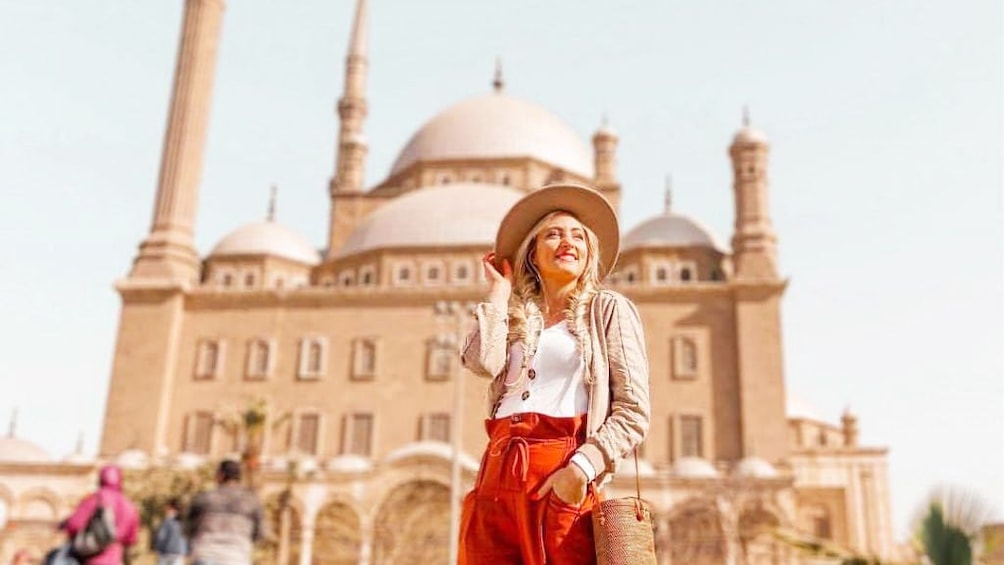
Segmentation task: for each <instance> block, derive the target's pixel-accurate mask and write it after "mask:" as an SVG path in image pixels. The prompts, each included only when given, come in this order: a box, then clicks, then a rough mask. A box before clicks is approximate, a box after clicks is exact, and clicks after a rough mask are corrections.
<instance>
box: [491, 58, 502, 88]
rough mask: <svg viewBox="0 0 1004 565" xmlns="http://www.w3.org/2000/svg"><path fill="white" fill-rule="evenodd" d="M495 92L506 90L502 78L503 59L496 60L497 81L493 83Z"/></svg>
mask: <svg viewBox="0 0 1004 565" xmlns="http://www.w3.org/2000/svg"><path fill="white" fill-rule="evenodd" d="M492 87H493V88H494V89H495V92H502V89H503V88H505V80H504V79H503V78H502V57H496V58H495V79H494V80H493V81H492Z"/></svg>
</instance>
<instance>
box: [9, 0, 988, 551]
mask: <svg viewBox="0 0 1004 565" xmlns="http://www.w3.org/2000/svg"><path fill="white" fill-rule="evenodd" d="M371 3H372V6H371V34H370V38H371V74H370V88H369V101H370V118H369V119H368V121H367V122H366V125H365V130H366V135H367V137H368V139H369V140H370V157H369V160H368V163H367V181H368V183H370V184H372V183H375V182H377V181H379V180H380V179H382V178H383V176H384V175H386V173H387V171H388V169H389V167H390V164H391V162H392V161H393V159H394V157H395V155H396V153H397V151H399V150H400V148H401V147H403V145H404V143H405V142H406V141H407V138H408V137H409V136H410V135H411V133H412V132H413V131H414V130H415V129H416V128H417V127H418V126H419V125H420V124H421V123H422V122H424V121H425V120H426V119H428V118H429V117H431V116H432V115H433V114H434V113H435V112H436V111H438V110H439V109H442V108H443V107H445V106H446V105H448V104H450V103H452V102H454V101H457V100H460V99H462V98H464V97H467V96H469V95H472V94H478V93H482V92H485V91H487V90H488V88H489V85H490V81H491V76H492V69H493V65H494V60H495V57H496V56H501V57H502V59H503V61H504V65H505V74H506V83H507V90H508V92H510V93H511V94H514V95H516V96H520V97H524V98H527V99H530V100H533V101H535V102H537V103H539V104H541V105H543V106H545V107H547V108H549V109H551V110H553V111H554V112H555V113H556V114H558V115H559V116H561V117H562V118H564V119H565V120H567V121H568V122H569V123H570V124H571V125H572V127H573V128H575V129H576V130H577V131H578V132H579V133H580V134H581V135H582V136H583V138H584V139H587V138H588V136H589V135H591V133H592V131H593V130H594V129H595V128H596V127H597V126H598V125H599V123H600V119H601V116H602V115H603V114H604V113H606V114H608V115H609V116H610V120H611V123H612V125H613V127H614V128H615V129H617V130H618V132H619V133H620V134H621V148H620V153H619V159H620V177H621V179H622V180H623V183H624V199H623V206H622V217H623V220H624V224H625V225H627V226H632V225H635V224H637V223H638V222H639V221H641V220H642V219H644V218H645V217H646V216H648V215H649V214H651V213H654V212H655V211H657V210H658V209H659V208H660V207H661V203H662V192H663V180H662V179H663V177H664V175H665V174H666V173H668V172H671V173H672V174H673V178H674V184H675V194H674V202H675V207H676V209H677V210H678V211H681V212H685V213H689V214H692V215H694V216H696V217H697V218H699V219H700V220H702V221H704V222H705V223H707V224H708V225H710V226H712V227H713V228H714V229H715V231H717V232H718V233H719V234H720V235H721V236H722V237H723V238H724V239H727V238H728V236H729V235H730V232H731V223H732V216H733V213H732V210H733V208H732V194H731V187H730V171H729V163H728V160H727V156H726V149H727V145H728V143H729V140H730V138H731V136H732V134H733V132H734V131H735V130H736V128H737V127H738V125H739V121H740V114H741V108H742V106H743V105H744V104H749V106H750V108H751V112H752V117H753V121H754V123H755V124H756V125H757V126H759V127H760V128H761V129H762V130H764V131H765V132H766V133H767V135H768V136H769V138H770V140H771V143H772V151H773V152H772V157H771V164H770V177H771V213H772V215H773V218H774V223H775V226H776V228H777V231H778V233H779V236H780V257H781V266H782V271H783V272H784V273H785V275H786V276H790V277H791V284H790V287H789V289H788V292H787V295H786V297H785V300H784V309H783V316H784V354H785V370H786V377H787V382H788V385H789V388H790V389H791V390H792V391H793V392H794V393H795V394H796V395H798V396H800V397H801V398H803V399H805V400H806V401H807V402H809V403H811V404H813V405H814V406H816V408H817V409H818V411H819V412H820V413H821V414H822V415H823V416H824V417H826V418H827V419H829V420H831V421H836V420H837V419H838V417H839V415H840V412H841V411H842V410H843V408H844V407H845V406H848V405H849V406H850V407H851V409H852V410H853V411H854V412H855V413H857V414H858V415H859V417H860V423H861V428H862V438H863V441H864V442H865V443H866V444H869V445H884V446H889V447H890V449H891V452H890V469H891V471H890V472H891V480H892V494H893V511H894V519H895V524H896V528H897V533H899V534H902V533H904V532H905V529H906V525H907V522H908V518H909V517H910V515H911V514H912V513H913V512H914V510H915V508H916V507H917V505H918V504H919V503H920V501H921V499H922V497H923V496H924V494H925V493H926V491H927V490H928V489H929V488H930V487H931V486H932V485H934V484H936V483H939V482H950V483H955V484H960V485H963V486H966V487H969V488H973V489H976V490H977V491H978V492H979V493H981V494H982V495H984V496H985V497H986V498H987V499H988V501H989V502H991V503H992V504H994V505H995V506H996V508H997V509H998V516H999V515H1000V510H1001V509H1002V507H1004V351H1002V343H1004V335H1002V241H1004V232H1002V218H1001V177H1002V174H1001V171H1002V169H1001V163H1002V160H1001V158H1002V84H1001V79H1002V14H1001V6H1000V2H999V0H970V1H967V2H948V1H944V2H934V1H929V0H924V1H921V0H878V1H875V0H870V1H863V0H852V1H839V2H838V1H829V2H826V1H813V2H806V1H805V0H774V1H771V2H750V1H745V2H743V1H721V2H703V1H697V0H689V1H686V2H684V1H677V2H668V1H667V2H652V1H649V2H643V1H640V0H634V1H623V2H600V1H583V0H551V1H548V2H539V1H532V0H510V1H507V2H479V1H472V0H439V1H435V2H412V1H405V0H371ZM182 5H183V2H182V0H157V1H147V2H113V1H111V0H105V1H102V0H61V1H52V2H38V1H37V0H0V53H2V55H0V183H2V184H0V186H2V192H0V194H2V201H0V235H2V237H0V264H2V265H3V272H4V276H3V277H0V293H2V296H3V298H2V299H0V320H2V322H0V344H2V346H0V350H2V355H0V413H2V414H6V412H7V411H8V410H9V409H10V408H12V407H14V406H18V407H20V410H21V416H20V419H19V424H18V434H19V435H20V436H22V437H25V438H28V439H31V440H34V441H37V442H39V443H41V444H42V445H44V446H45V447H46V448H47V449H49V450H50V451H51V452H52V453H53V454H56V455H63V454H66V453H68V452H69V451H71V450H72V448H73V446H74V443H75V441H76V437H77V434H78V432H79V431H81V430H83V431H84V433H85V438H86V446H87V449H88V451H93V450H94V449H95V446H96V444H97V441H98V435H99V433H100V431H99V430H100V422H101V418H102V415H103V410H104V402H105V395H106V392H107V383H108V376H109V370H110V360H111V355H112V350H113V347H114V338H115V331H116V324H117V319H118V312H119V302H118V298H117V295H116V294H115V293H114V291H113V290H112V283H113V281H114V280H115V279H116V278H118V277H121V276H122V275H124V274H125V273H126V272H127V270H128V268H129V265H130V261H131V259H132V257H133V255H134V253H135V250H136V245H137V244H138V243H139V241H140V240H141V238H142V237H143V236H144V235H145V233H146V230H147V229H148V227H149V220H150V215H151V211H152V202H153V195H154V190H155V184H156V180H157V172H158V167H159V161H160V152H161V143H162V138H163V129H164V124H165V121H166V116H167V108H168V99H169V93H170V86H171V80H172V74H173V69H174V62H175V54H176V49H177V40H178V32H179V29H180V17H181V13H182ZM351 13H352V2H351V1H350V0H298V1H297V2H284V3H276V2H268V1H265V0H249V1H238V0H231V1H230V6H229V7H228V9H227V13H226V15H225V20H224V29H223V41H222V46H221V50H220V56H219V65H218V74H217V80H216V89H215V93H214V105H213V113H212V119H211V126H210V139H209V144H208V148H207V155H206V168H205V174H204V178H203V184H202V192H201V195H200V206H199V213H198V226H197V237H196V239H197V243H198V247H199V249H200V251H201V252H203V253H205V252H206V251H208V249H209V248H210V247H211V246H212V245H213V243H214V242H215V241H216V240H218V239H219V238H220V237H221V236H222V235H224V234H225V233H226V232H228V231H229V230H231V229H233V228H235V227H237V226H238V225H240V224H243V223H245V222H247V221H250V220H255V219H259V218H261V217H262V216H263V214H264V212H265V208H266V199H267V194H268V185H269V184H270V183H273V182H275V183H278V185H279V186H280V198H279V219H280V221H282V222H283V223H286V224H288V225H291V226H294V227H295V228H297V229H298V230H299V231H301V232H303V233H305V234H306V235H307V236H309V237H310V239H311V240H312V241H314V242H316V243H317V245H318V246H319V247H320V246H322V245H323V241H324V237H325V234H326V221H327V213H328V200H327V197H326V192H325V191H326V183H327V181H328V178H329V177H330V174H331V171H332V168H333V163H334V139H335V132H336V121H335V114H334V106H335V101H336V99H337V97H338V96H339V94H340V92H341V83H342V73H343V60H344V56H345V47H346V43H347V38H348V31H349V24H350V18H351Z"/></svg>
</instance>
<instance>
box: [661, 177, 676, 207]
mask: <svg viewBox="0 0 1004 565" xmlns="http://www.w3.org/2000/svg"><path fill="white" fill-rule="evenodd" d="M662 213H663V215H664V216H669V215H670V214H672V213H673V175H670V174H667V175H666V195H665V196H664V197H663V201H662Z"/></svg>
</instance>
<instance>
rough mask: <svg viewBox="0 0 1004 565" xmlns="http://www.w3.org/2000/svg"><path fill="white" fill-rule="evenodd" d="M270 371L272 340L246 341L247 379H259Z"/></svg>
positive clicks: (266, 375)
mask: <svg viewBox="0 0 1004 565" xmlns="http://www.w3.org/2000/svg"><path fill="white" fill-rule="evenodd" d="M271 372H272V342H271V341H269V340H267V339H253V340H251V341H249V342H248V357H247V370H246V372H245V374H246V376H247V379H248V380H260V379H264V378H266V377H268V376H269V374H270V373H271Z"/></svg>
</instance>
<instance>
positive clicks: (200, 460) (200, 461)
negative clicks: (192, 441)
mask: <svg viewBox="0 0 1004 565" xmlns="http://www.w3.org/2000/svg"><path fill="white" fill-rule="evenodd" d="M172 462H173V463H174V466H175V467H178V468H179V469H198V468H199V467H201V466H203V465H204V464H205V463H206V458H205V457H203V456H202V455H198V454H195V453H188V452H182V453H179V454H178V455H176V456H175V457H174V460H173V461H172Z"/></svg>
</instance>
